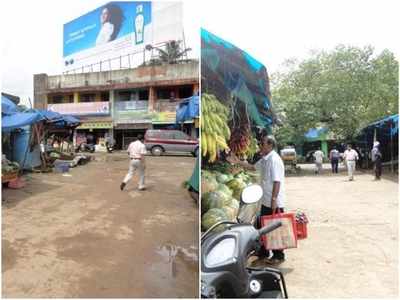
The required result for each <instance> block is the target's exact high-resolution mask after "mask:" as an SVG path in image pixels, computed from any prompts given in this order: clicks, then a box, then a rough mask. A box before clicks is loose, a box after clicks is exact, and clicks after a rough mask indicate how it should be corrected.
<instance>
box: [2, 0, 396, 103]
mask: <svg viewBox="0 0 400 300" xmlns="http://www.w3.org/2000/svg"><path fill="white" fill-rule="evenodd" d="M107 2H109V1H107V0H85V1H82V0H57V1H47V0H46V1H45V0H36V1H29V0H25V1H18V0H13V1H0V3H1V4H0V5H1V12H2V16H1V18H0V19H1V27H0V28H1V48H2V49H1V50H2V51H1V69H0V70H1V72H2V74H1V75H2V76H1V78H2V91H4V92H8V93H12V94H15V95H19V96H21V97H22V98H23V100H24V102H25V101H26V99H27V97H31V98H33V74H35V73H47V74H60V73H61V72H62V69H63V66H62V62H63V60H62V30H63V24H64V23H66V22H68V21H70V20H72V19H74V18H76V17H78V16H80V15H82V14H85V13H87V12H89V11H91V10H93V9H95V8H97V7H99V6H101V5H103V4H105V3H107ZM183 2H184V10H183V13H184V30H185V36H186V40H187V45H188V46H189V47H191V48H194V51H193V53H192V56H193V55H198V53H199V50H198V49H196V48H197V45H198V39H199V36H198V27H199V25H200V24H201V26H202V27H204V28H206V29H207V30H209V31H211V32H212V33H214V34H216V35H219V36H220V37H222V38H224V39H226V40H228V41H230V42H231V43H233V44H235V45H236V46H238V47H240V48H242V49H244V50H246V51H247V52H248V53H249V54H251V55H253V56H254V57H255V58H256V59H258V60H259V61H261V62H262V63H264V65H265V66H266V67H267V69H268V71H269V73H273V72H275V71H277V70H279V68H280V65H281V64H282V62H283V61H284V60H285V59H287V58H292V57H297V58H304V57H306V56H307V55H309V52H310V50H311V49H332V48H333V47H335V46H336V45H337V44H340V43H342V44H350V45H355V46H365V45H368V44H370V45H372V46H374V47H375V49H376V50H377V51H379V52H380V51H382V50H383V49H384V48H388V49H389V50H391V51H393V52H395V53H396V56H397V57H399V55H398V54H399V42H398V39H399V35H398V28H399V22H398V12H399V5H398V3H399V2H400V1H395V0H393V1H392V0H381V1H371V0H364V1H361V0H353V1H351V0H347V1H345V0H334V1H330V0H324V1H321V0H290V1H289V0H279V1H278V0H258V1H256V0H246V1H233V0H230V1H229V0H212V1H209V0H202V1H198V0H184V1H183Z"/></svg>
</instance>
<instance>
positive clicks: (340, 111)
mask: <svg viewBox="0 0 400 300" xmlns="http://www.w3.org/2000/svg"><path fill="white" fill-rule="evenodd" d="M398 70H399V67H398V63H397V61H396V60H395V57H394V55H393V53H391V52H390V51H388V50H384V51H383V52H382V53H380V54H379V55H374V49H373V48H372V47H371V46H368V47H364V48H357V47H351V46H344V45H339V46H337V47H336V48H335V49H334V50H332V51H330V52H326V51H313V53H312V55H311V57H310V58H308V59H305V60H303V61H296V60H290V61H287V63H286V65H285V71H284V72H281V73H276V74H274V75H273V76H272V80H271V82H272V86H273V89H272V99H273V102H274V106H275V108H276V110H277V113H278V114H280V115H282V116H284V125H283V127H280V128H276V135H277V136H278V138H279V139H280V140H281V141H282V142H283V143H288V142H295V141H297V142H301V140H302V138H301V137H303V136H304V133H305V132H307V130H308V129H310V128H313V127H318V126H325V127H328V128H329V129H330V130H331V131H332V132H333V133H334V134H336V136H338V137H339V138H344V139H350V140H351V139H352V138H353V137H354V136H355V135H356V134H357V133H358V130H359V129H361V128H362V127H364V126H365V125H367V124H369V123H371V122H373V121H375V120H377V119H379V118H382V117H384V116H387V115H390V114H395V113H398V72H399V71H398Z"/></svg>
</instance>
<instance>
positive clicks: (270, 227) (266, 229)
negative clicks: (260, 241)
mask: <svg viewBox="0 0 400 300" xmlns="http://www.w3.org/2000/svg"><path fill="white" fill-rule="evenodd" d="M281 226H282V222H281V221H276V222H274V223H271V224H269V225H267V226H265V227H263V228H261V229H260V230H258V233H259V234H260V235H264V234H267V233H270V232H271V231H273V230H275V229H277V228H278V227H281Z"/></svg>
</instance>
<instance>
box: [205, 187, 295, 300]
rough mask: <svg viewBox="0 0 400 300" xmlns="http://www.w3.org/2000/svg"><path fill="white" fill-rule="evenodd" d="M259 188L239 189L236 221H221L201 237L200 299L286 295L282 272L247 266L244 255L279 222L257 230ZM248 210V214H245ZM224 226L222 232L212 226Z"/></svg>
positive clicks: (257, 247) (278, 224) (251, 251)
mask: <svg viewBox="0 0 400 300" xmlns="http://www.w3.org/2000/svg"><path fill="white" fill-rule="evenodd" d="M261 196H262V188H261V187H260V186H258V185H251V186H249V187H247V188H245V189H244V190H243V193H242V197H241V198H242V199H241V200H242V204H241V208H240V212H239V217H238V222H228V221H222V222H219V223H217V224H215V225H214V226H212V227H211V228H210V229H209V230H207V231H206V232H205V233H204V234H203V236H202V238H201V253H202V254H201V255H202V257H201V297H202V298H288V295H287V291H286V284H285V280H284V277H283V274H282V272H281V271H280V270H278V269H275V268H269V267H264V268H250V267H247V264H248V258H249V257H250V256H251V255H252V254H254V253H255V252H256V251H257V250H258V249H259V248H260V246H261V241H260V238H261V236H262V235H264V234H268V233H269V232H271V231H273V230H274V229H276V228H278V227H280V226H281V225H282V224H281V222H276V223H273V224H270V225H269V226H266V227H263V228H261V229H260V230H257V229H256V228H255V227H254V225H253V221H254V220H255V213H256V211H257V209H254V208H257V203H259V201H260V199H261ZM249 212H250V213H249ZM221 226H225V229H224V230H223V231H222V232H216V230H215V229H216V228H218V227H219V228H220V229H221Z"/></svg>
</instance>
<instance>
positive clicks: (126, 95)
mask: <svg viewBox="0 0 400 300" xmlns="http://www.w3.org/2000/svg"><path fill="white" fill-rule="evenodd" d="M118 100H119V101H137V100H140V101H147V100H149V90H131V91H120V92H118Z"/></svg>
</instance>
